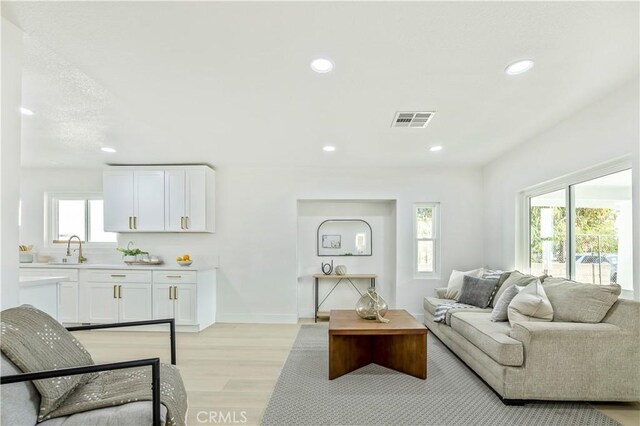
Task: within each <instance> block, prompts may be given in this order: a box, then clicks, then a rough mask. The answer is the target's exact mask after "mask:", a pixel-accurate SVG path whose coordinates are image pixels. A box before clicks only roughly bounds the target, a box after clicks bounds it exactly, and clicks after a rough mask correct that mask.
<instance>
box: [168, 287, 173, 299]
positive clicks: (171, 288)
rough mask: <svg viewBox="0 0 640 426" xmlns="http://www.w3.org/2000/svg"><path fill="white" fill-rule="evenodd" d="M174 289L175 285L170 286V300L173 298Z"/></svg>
mask: <svg viewBox="0 0 640 426" xmlns="http://www.w3.org/2000/svg"><path fill="white" fill-rule="evenodd" d="M172 290H173V286H171V285H170V286H169V300H173V293H172V292H171V291H172Z"/></svg>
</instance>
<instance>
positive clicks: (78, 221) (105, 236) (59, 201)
mask: <svg viewBox="0 0 640 426" xmlns="http://www.w3.org/2000/svg"><path fill="white" fill-rule="evenodd" d="M47 199H48V205H49V209H48V212H49V221H48V223H49V228H48V236H47V241H48V243H49V244H61V243H64V244H66V243H67V241H68V240H69V238H70V237H71V236H72V235H77V236H78V237H80V239H81V240H82V243H83V244H86V245H88V246H91V245H94V246H100V245H104V246H113V245H115V243H116V242H117V234H116V233H115V232H105V231H104V221H103V200H102V194H93V193H91V194H54V193H49V194H47Z"/></svg>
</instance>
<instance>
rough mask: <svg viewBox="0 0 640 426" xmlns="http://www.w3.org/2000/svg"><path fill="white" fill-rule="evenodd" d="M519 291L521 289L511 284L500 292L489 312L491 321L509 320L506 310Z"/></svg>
mask: <svg viewBox="0 0 640 426" xmlns="http://www.w3.org/2000/svg"><path fill="white" fill-rule="evenodd" d="M521 289H522V287H518V286H517V285H515V284H513V285H510V286H509V288H507V289H506V290H504V291H503V292H502V294H501V295H500V298H499V299H498V300H497V301H496V302H495V303H494V306H493V311H491V321H493V322H496V321H507V320H508V319H509V315H508V311H507V308H508V307H509V303H511V301H512V300H513V298H514V297H516V295H517V294H518V292H519V291H520V290H521Z"/></svg>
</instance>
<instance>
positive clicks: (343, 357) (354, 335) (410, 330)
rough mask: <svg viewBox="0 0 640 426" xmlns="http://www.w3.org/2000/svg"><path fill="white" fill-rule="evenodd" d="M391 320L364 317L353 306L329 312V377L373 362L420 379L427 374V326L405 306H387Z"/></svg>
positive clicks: (335, 376) (388, 317)
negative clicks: (401, 307) (397, 308)
mask: <svg viewBox="0 0 640 426" xmlns="http://www.w3.org/2000/svg"><path fill="white" fill-rule="evenodd" d="M385 318H387V319H390V320H391V322H388V323H379V322H377V321H372V320H365V319H362V318H360V317H359V316H358V314H357V313H356V312H355V311H354V310H339V311H331V313H330V314H329V380H333V379H335V378H337V377H340V376H342V375H344V374H347V373H349V372H351V371H353V370H357V369H358V368H360V367H364V366H365V365H368V364H370V363H372V362H375V363H376V364H379V365H382V366H384V367H387V368H391V369H393V370H397V371H400V372H402V373H406V374H409V375H411V376H414V377H417V378H419V379H426V378H427V328H426V327H425V326H424V325H423V324H420V323H419V322H418V321H416V319H415V318H414V317H413V316H411V315H410V314H409V313H408V312H407V311H405V310H390V311H388V312H387V314H386V315H385Z"/></svg>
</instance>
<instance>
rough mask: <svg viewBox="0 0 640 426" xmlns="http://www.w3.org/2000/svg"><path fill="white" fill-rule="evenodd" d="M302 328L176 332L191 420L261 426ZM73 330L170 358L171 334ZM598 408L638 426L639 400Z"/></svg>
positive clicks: (95, 351)
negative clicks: (633, 402)
mask: <svg viewBox="0 0 640 426" xmlns="http://www.w3.org/2000/svg"><path fill="white" fill-rule="evenodd" d="M298 329H299V325H296V324H273V325H271V324H215V325H213V326H212V327H209V328H208V329H206V330H204V331H202V332H200V333H178V335H177V352H178V367H179V368H180V371H181V372H182V377H183V379H184V383H185V386H186V388H187V392H188V394H189V418H188V424H189V425H203V424H225V422H220V419H221V417H220V416H223V417H222V418H223V420H224V419H225V418H226V419H227V420H228V422H226V423H227V424H236V425H237V424H242V423H241V421H242V420H243V419H244V418H246V423H244V424H248V425H255V424H258V423H259V421H260V418H261V416H262V412H263V411H264V409H265V407H266V405H267V402H268V401H269V397H270V395H271V392H272V391H273V388H274V386H275V384H276V381H277V379H278V375H279V374H280V370H281V369H282V366H283V365H284V362H285V361H286V359H287V355H288V354H289V350H290V349H291V346H292V345H293V342H294V340H295V337H296V335H297V333H298ZM74 334H75V335H76V336H77V337H78V339H79V340H80V341H81V342H82V343H83V344H84V345H85V346H86V348H87V350H89V352H90V353H91V354H92V356H93V359H94V360H95V361H96V362H97V363H100V362H108V361H123V360H127V359H135V358H145V357H156V356H160V358H161V360H162V361H163V362H167V363H168V362H169V361H170V358H169V356H170V355H169V337H168V336H169V335H168V333H160V332H128V331H122V332H106V331H84V332H76V333H74ZM596 408H598V409H599V410H601V411H602V412H604V413H605V414H606V415H608V416H610V417H612V418H614V419H615V420H617V421H618V422H620V423H622V424H623V425H625V426H638V425H640V404H617V405H597V406H596ZM203 412H204V413H203ZM234 415H235V417H233V416H234ZM243 415H244V417H243ZM209 416H213V417H212V419H213V418H214V417H215V420H216V422H214V421H209ZM199 419H200V420H206V421H205V422H202V421H198V420H199ZM234 420H235V423H234Z"/></svg>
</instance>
